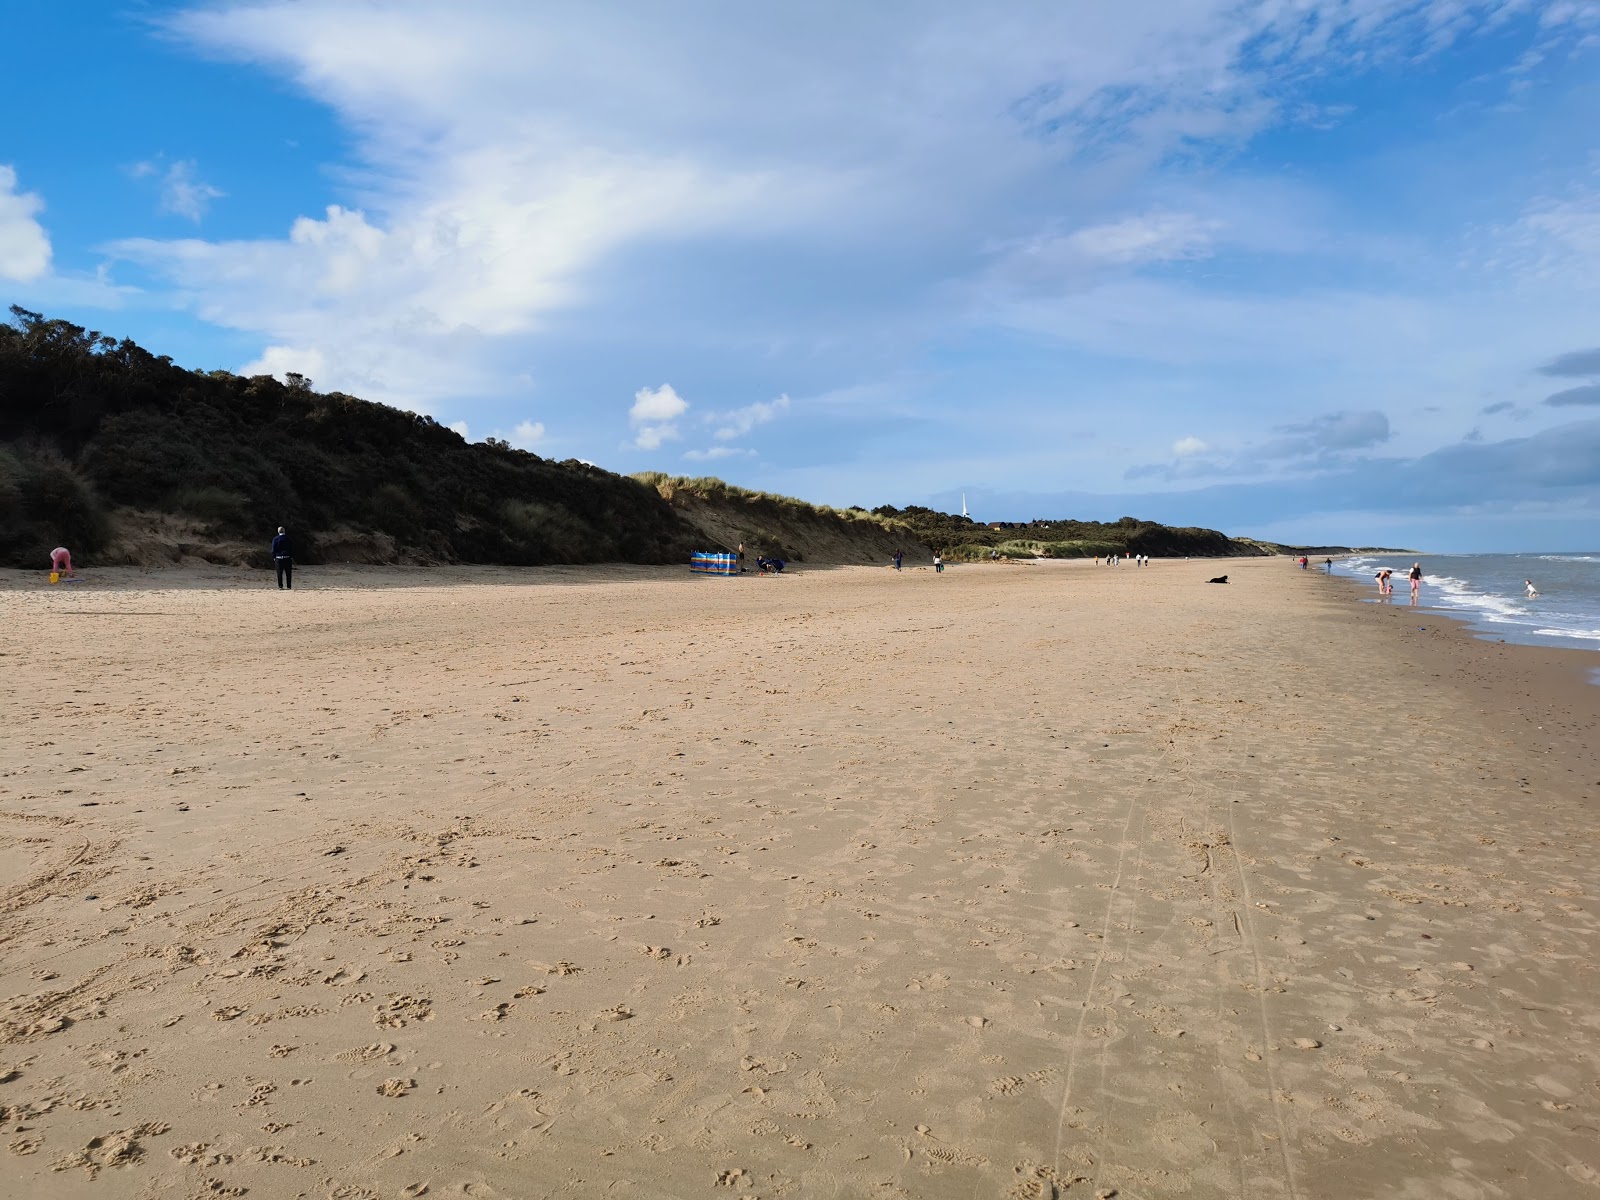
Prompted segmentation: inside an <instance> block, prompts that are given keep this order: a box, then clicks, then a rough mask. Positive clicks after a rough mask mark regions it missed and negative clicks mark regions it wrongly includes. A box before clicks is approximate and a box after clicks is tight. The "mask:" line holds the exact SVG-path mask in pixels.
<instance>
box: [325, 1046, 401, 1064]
mask: <svg viewBox="0 0 1600 1200" xmlns="http://www.w3.org/2000/svg"><path fill="white" fill-rule="evenodd" d="M393 1052H394V1043H393V1042H373V1043H372V1044H371V1045H368V1046H358V1047H356V1048H355V1049H354V1050H341V1051H340V1052H339V1053H338V1054H335V1055H334V1058H336V1059H338V1060H339V1061H340V1062H345V1063H364V1062H371V1061H372V1060H373V1059H375V1058H382V1057H383V1056H384V1055H385V1054H391V1053H393Z"/></svg>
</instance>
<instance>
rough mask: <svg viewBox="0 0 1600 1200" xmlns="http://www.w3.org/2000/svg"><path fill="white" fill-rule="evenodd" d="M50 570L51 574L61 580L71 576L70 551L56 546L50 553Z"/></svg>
mask: <svg viewBox="0 0 1600 1200" xmlns="http://www.w3.org/2000/svg"><path fill="white" fill-rule="evenodd" d="M50 570H51V572H52V573H53V574H55V575H58V576H60V577H61V578H63V579H65V578H66V577H67V576H69V575H71V574H73V570H72V551H70V550H68V549H67V548H66V547H65V546H57V547H56V548H55V549H54V550H52V551H50Z"/></svg>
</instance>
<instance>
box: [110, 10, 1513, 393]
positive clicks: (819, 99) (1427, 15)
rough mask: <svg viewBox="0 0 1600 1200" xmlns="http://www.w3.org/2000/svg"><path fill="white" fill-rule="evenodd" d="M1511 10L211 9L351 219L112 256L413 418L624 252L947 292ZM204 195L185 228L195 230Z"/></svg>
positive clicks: (1193, 231)
mask: <svg viewBox="0 0 1600 1200" xmlns="http://www.w3.org/2000/svg"><path fill="white" fill-rule="evenodd" d="M1499 7H1500V0H1425V2H1424V3H1421V4H1419V3H1417V0H1362V2H1361V3H1357V4H1351V3H1349V2H1348V0H1306V3H1301V4H1293V5H1281V4H1268V5H1238V4H1236V3H1234V2H1233V0H1191V2H1189V3H1185V4H1182V5H1174V4H1172V3H1170V0H1085V2H1084V3H1080V4H1072V5H1062V4H1056V3H1044V2H1035V0H1019V2H1018V3H1017V4H1015V5H1014V6H1012V7H1010V8H1009V9H1008V12H1007V15H1006V16H1005V17H1004V19H999V20H997V19H995V18H994V16H993V14H991V13H989V12H987V11H982V10H980V9H979V8H976V7H974V6H972V5H970V4H965V3H960V2H958V0H928V2H926V3H923V2H918V3H911V2H910V0H893V2H886V3H884V4H881V5H877V4H875V5H847V4H842V3H838V4H833V5H829V6H826V9H825V12H826V15H825V16H820V17H819V16H816V15H815V14H813V15H810V16H802V14H800V13H799V11H798V10H785V9H776V10H775V9H771V8H770V7H768V6H746V7H744V8H740V9H737V10H734V11H729V12H719V13H717V14H715V15H712V14H709V13H708V14H706V15H705V16H704V17H703V18H697V17H696V16H695V15H694V14H692V13H690V14H682V13H674V12H669V11H668V10H666V9H662V8H660V7H659V6H656V5H650V4H645V3H642V2H640V3H631V4H628V3H624V4H623V5H622V6H621V8H620V9H618V10H614V11H613V15H612V16H611V17H610V18H609V19H603V20H602V19H597V18H596V16H595V12H594V10H593V9H592V8H590V7H587V6H574V5H558V4H553V3H549V4H541V3H529V2H525V0H479V2H478V3H475V4H472V5H468V6H460V5H451V6H440V5H438V4H436V3H432V2H431V0H391V2H390V3H386V4H384V5H381V6H380V5H366V4H353V3H350V2H348V0H256V2H254V3H251V4H247V5H246V4H230V5H211V4H207V5H203V6H196V7H193V8H191V9H190V10H188V11H186V12H183V13H180V14H179V15H177V16H175V17H173V18H171V19H170V21H169V22H168V26H169V29H170V31H171V32H172V33H173V34H175V35H176V36H177V37H178V38H179V39H180V40H182V41H185V42H187V43H188V44H189V45H191V46H193V47H194V48H196V49H197V50H199V51H201V52H203V53H207V54H213V55H221V56H224V57H232V58H235V59H239V60H244V61H248V62H252V63H256V64H261V65H264V66H267V67H268V68H270V69H271V70H274V71H276V72H279V73H282V74H284V75H286V76H288V77H289V78H290V79H291V80H292V81H293V83H294V84H295V85H296V86H298V87H299V88H300V89H301V90H303V91H304V92H306V93H309V94H310V95H312V96H314V97H315V98H317V99H319V100H320V101H322V102H323V103H325V104H326V105H328V106H329V107H330V108H331V109H332V110H333V111H334V112H335V114H336V116H337V118H338V119H339V120H340V121H341V122H342V123H343V124H344V126H345V127H346V128H347V129H348V130H350V131H351V132H352V135H353V138H354V141H355V146H356V154H357V161H356V162H355V163H353V164H349V166H350V167H351V168H352V170H351V171H350V172H349V173H348V174H347V175H346V177H345V178H346V179H347V180H349V181H350V185H351V188H352V190H353V191H354V193H355V194H356V195H355V203H354V204H353V205H349V206H344V205H341V206H334V207H329V208H328V209H327V211H326V214H325V215H324V216H322V217H317V218H309V217H307V218H302V219H301V220H299V221H297V222H296V223H295V224H294V226H293V228H292V229H291V230H290V231H289V233H288V236H287V237H284V238H263V239H260V240H255V241H248V242H198V241H143V242H133V243H126V244H124V245H123V246H122V247H121V252H122V253H124V254H126V255H127V256H129V257H131V258H134V259H137V260H138V261H139V262H141V263H143V264H144V265H146V266H147V267H150V268H151V269H153V270H155V271H156V272H158V273H160V274H163V275H165V276H166V277H167V278H169V279H170V280H171V281H172V283H173V284H174V285H176V288H177V290H178V292H179V293H180V294H182V295H184V296H186V297H192V303H193V304H194V306H195V308H196V310H197V311H198V312H199V313H200V314H201V315H202V316H203V317H205V318H206V319H207V320H210V321H214V322H216V323H218V324H221V325H225V326H227V327H229V328H232V329H236V330H242V331H246V332H249V333H253V334H256V335H259V336H260V337H261V338H262V339H263V341H265V342H267V343H269V344H271V345H273V346H276V347H281V348H284V349H287V350H293V351H305V350H316V351H320V352H322V353H323V354H324V355H325V356H326V358H327V360H328V362H329V363H330V364H331V367H330V371H329V372H328V373H327V374H328V379H327V383H328V385H329V386H334V387H340V388H344V389H347V390H352V391H357V390H359V391H361V392H362V393H363V394H370V395H373V396H374V397H376V398H383V399H392V400H395V401H397V402H400V403H407V404H411V405H418V406H426V405H427V403H428V402H429V401H431V400H436V399H439V398H442V397H443V396H445V395H453V396H460V395H461V394H463V393H464V392H472V391H495V390H497V389H503V388H504V387H505V386H506V385H505V380H504V377H503V375H502V374H501V364H500V360H499V359H497V355H498V354H500V353H501V352H500V351H499V350H498V349H497V345H496V343H497V342H498V341H499V340H500V339H505V338H510V337H525V336H527V335H530V334H532V333H534V332H536V331H538V330H539V329H540V328H542V327H544V325H545V324H546V323H547V322H548V320H549V319H550V317H551V315H552V314H553V313H555V312H557V311H558V310H562V309H570V308H573V307H575V306H578V305H582V304H586V303H595V302H597V297H598V296H599V295H600V294H601V290H600V289H599V288H598V286H597V285H598V279H599V276H600V275H602V274H603V273H605V272H607V271H622V272H623V273H624V274H625V273H626V264H625V263H624V262H623V260H622V259H621V253H622V252H623V251H625V250H627V249H629V248H631V247H633V246H635V245H641V244H650V245H652V246H655V247H660V246H669V247H670V246H687V245H688V244H689V243H690V242H691V241H693V240H694V239H703V238H708V237H723V238H728V237H731V238H736V239H740V243H739V244H740V245H741V246H747V247H752V248H764V249H766V250H771V249H772V248H773V246H774V244H775V243H777V242H780V241H781V242H784V243H785V248H786V249H787V250H789V251H791V252H793V253H795V254H799V255H803V254H804V252H805V251H806V250H807V249H808V248H809V247H811V246H814V245H815V244H817V242H818V240H819V239H821V240H823V241H825V242H827V243H828V244H832V245H838V246H851V245H854V246H861V247H869V246H875V245H877V246H893V247H896V248H897V249H898V250H900V251H901V252H902V254H901V257H900V258H899V259H898V260H897V261H898V262H901V263H904V262H927V263H928V264H929V265H928V267H927V271H928V272H929V275H930V279H932V278H937V273H938V271H939V270H940V269H941V267H940V264H939V263H938V262H937V256H938V255H939V254H946V253H952V252H953V253H960V252H961V251H962V250H963V249H965V248H970V247H963V245H962V239H963V238H964V239H966V240H967V241H968V242H969V243H973V244H976V243H978V242H980V241H981V240H983V239H986V238H993V239H997V240H1001V241H1007V242H1010V243H1011V244H1023V243H1025V242H1027V241H1028V240H1029V239H1030V238H1038V237H1041V236H1047V235H1046V234H1045V233H1042V232H1041V231H1042V230H1047V229H1048V228H1049V227H1051V226H1053V225H1054V224H1055V222H1056V220H1057V216H1056V214H1059V213H1060V212H1063V211H1069V212H1070V211H1078V210H1080V209H1081V208H1082V207H1083V205H1082V203H1081V201H1082V200H1083V199H1084V198H1093V197H1100V198H1103V199H1109V198H1111V197H1113V196H1115V195H1116V193H1117V192H1118V190H1119V189H1120V190H1123V191H1126V190H1128V189H1129V187H1130V184H1131V182H1132V181H1137V180H1138V179H1140V178H1142V176H1143V175H1144V174H1145V173H1146V172H1148V171H1151V170H1155V169H1156V168H1157V166H1158V164H1160V163H1161V162H1162V161H1164V160H1165V159H1166V158H1167V157H1168V156H1169V154H1170V153H1171V152H1172V151H1174V150H1177V149H1181V148H1184V147H1190V146H1193V145H1195V144H1198V143H1204V142H1220V143H1222V144H1230V143H1236V142H1238V141H1239V140H1240V139H1242V138H1244V137H1247V136H1248V135H1249V134H1250V133H1252V132H1254V131H1255V130H1258V129H1260V128H1261V127H1262V126H1263V125H1265V124H1267V123H1269V122H1271V121H1272V120H1274V119H1275V117H1276V114H1277V112H1278V109H1277V103H1278V100H1277V96H1278V93H1279V92H1280V91H1281V90H1282V88H1283V86H1284V82H1285V80H1290V79H1293V78H1294V77H1295V76H1296V75H1297V73H1299V72H1300V71H1301V70H1302V69H1303V68H1306V69H1309V68H1312V67H1314V68H1315V69H1316V70H1318V71H1327V70H1332V69H1334V68H1336V67H1338V66H1344V65H1350V64H1356V63H1362V62H1367V61H1370V60H1372V59H1373V58H1374V57H1382V56H1383V55H1384V54H1385V53H1389V54H1391V55H1405V54H1414V53H1417V52H1419V51H1422V50H1425V49H1426V48H1427V47H1428V46H1429V44H1430V40H1437V38H1438V36H1439V30H1440V29H1441V28H1448V29H1449V30H1450V33H1451V36H1459V34H1460V32H1461V31H1462V30H1465V29H1469V28H1472V27H1473V26H1474V25H1478V24H1483V23H1486V22H1487V21H1489V20H1490V19H1492V17H1493V15H1494V13H1495V12H1496V11H1497V9H1498V8H1499ZM1446 8H1447V9H1448V10H1449V12H1450V14H1451V20H1450V21H1449V22H1441V21H1440V20H1439V19H1438V12H1439V11H1443V10H1444V9H1446ZM821 78H826V79H827V80H828V81H829V85H828V87H827V88H825V89H819V88H818V87H817V86H816V81H817V80H818V79H821ZM205 186H206V185H204V184H202V183H200V182H199V181H198V180H194V179H193V178H192V177H191V187H192V188H196V189H204V188H205ZM214 191H215V189H209V191H191V192H186V193H183V198H182V199H179V200H178V201H176V203H177V204H179V205H181V206H183V207H182V209H180V211H181V210H187V211H188V212H190V213H194V212H203V210H204V205H205V203H206V202H207V201H208V200H209V199H210V198H212V197H211V195H210V193H211V192H214ZM1212 234H1213V230H1211V228H1210V227H1209V226H1207V225H1206V224H1205V222H1204V219H1203V218H1199V217H1186V216H1184V215H1183V214H1174V213H1161V212H1154V213H1148V212H1147V213H1146V214H1145V215H1143V216H1138V217H1128V218H1125V219H1124V218H1117V217H1113V218H1112V219H1109V220H1104V221H1102V222H1100V223H1099V224H1091V225H1088V226H1086V227H1084V228H1080V229H1079V230H1078V231H1077V232H1075V233H1068V234H1066V235H1065V238H1064V239H1058V240H1059V241H1061V242H1062V243H1063V244H1062V245H1061V246H1058V247H1057V250H1060V251H1067V252H1071V253H1076V254H1078V255H1080V256H1087V257H1088V258H1090V259H1092V260H1093V261H1095V262H1099V263H1102V264H1112V265H1115V264H1123V265H1128V264H1138V263H1144V262H1152V261H1169V260H1172V259H1185V258H1193V257H1196V256H1199V255H1203V254H1204V253H1205V252H1206V248H1207V246H1208V244H1209V239H1210V238H1211V236H1212ZM764 239H765V240H764ZM917 247H920V248H923V249H925V250H927V251H929V252H927V253H921V254H919V253H917V252H916V250H915V248H917ZM685 252H686V253H687V252H688V251H685ZM859 261H860V262H861V264H862V266H861V269H862V270H863V271H871V270H872V269H873V266H874V263H873V260H872V258H871V257H870V255H861V256H860V259H859ZM929 286H932V284H931V282H930V283H929ZM623 291H624V292H625V291H626V289H625V288H624V289H623ZM781 295H782V289H774V290H772V294H770V295H766V296H754V295H750V294H748V293H746V294H730V295H729V297H728V300H727V304H728V305H729V307H731V308H733V309H734V310H735V311H741V312H742V310H743V308H745V307H748V306H749V305H750V304H751V303H752V302H754V303H755V304H756V306H757V307H758V308H759V306H760V304H762V303H765V304H768V305H771V304H776V303H780V302H781V301H780V300H779V299H777V297H780V296H781ZM837 319H838V320H841V321H848V320H849V316H848V314H841V315H840V316H839V317H838V318H837ZM774 323H775V327H777V328H784V327H785V324H786V323H785V322H783V321H781V320H777V319H776V318H775V322H774ZM710 324H712V322H703V323H702V327H706V326H709V325H710ZM922 327H923V328H926V323H925V322H924V323H922Z"/></svg>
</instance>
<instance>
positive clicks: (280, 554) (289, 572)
mask: <svg viewBox="0 0 1600 1200" xmlns="http://www.w3.org/2000/svg"><path fill="white" fill-rule="evenodd" d="M272 565H273V566H275V567H277V568H278V588H279V590H282V589H284V588H287V589H289V590H290V591H293V590H294V543H293V542H291V541H290V540H289V535H288V534H287V533H285V532H284V529H283V526H282V525H279V526H278V536H277V537H275V538H273V539H272Z"/></svg>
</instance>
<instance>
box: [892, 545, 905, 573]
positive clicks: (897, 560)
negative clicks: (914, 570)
mask: <svg viewBox="0 0 1600 1200" xmlns="http://www.w3.org/2000/svg"><path fill="white" fill-rule="evenodd" d="M905 557H906V552H905V551H904V550H896V551H895V552H894V569H895V570H896V571H898V570H899V569H900V564H901V563H902V562H903V561H904V560H905Z"/></svg>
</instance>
